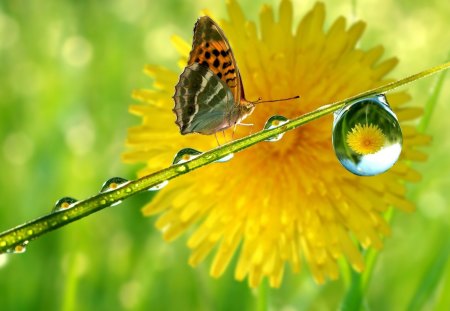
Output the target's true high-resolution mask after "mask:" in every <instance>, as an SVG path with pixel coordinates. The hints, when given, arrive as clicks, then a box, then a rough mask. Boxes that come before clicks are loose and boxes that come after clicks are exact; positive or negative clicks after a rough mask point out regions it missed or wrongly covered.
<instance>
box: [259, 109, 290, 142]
mask: <svg viewBox="0 0 450 311" xmlns="http://www.w3.org/2000/svg"><path fill="white" fill-rule="evenodd" d="M288 121H289V119H288V118H286V117H283V116H279V115H275V116H271V117H270V118H269V120H267V122H266V124H265V125H264V129H265V130H271V129H273V128H276V127H279V126H282V125H283V124H285V123H287V122H288ZM283 136H284V133H281V134H278V135H275V136H272V137H270V138H268V139H266V140H265V141H269V142H275V141H279V140H280V139H281V138H283Z"/></svg>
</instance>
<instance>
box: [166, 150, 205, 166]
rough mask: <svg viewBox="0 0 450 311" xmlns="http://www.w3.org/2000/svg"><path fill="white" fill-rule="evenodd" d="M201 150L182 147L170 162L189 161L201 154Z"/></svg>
mask: <svg viewBox="0 0 450 311" xmlns="http://www.w3.org/2000/svg"><path fill="white" fill-rule="evenodd" d="M201 154H202V152H200V151H198V150H195V149H192V148H184V149H181V150H180V151H178V152H177V154H176V155H175V158H174V159H173V161H172V164H181V163H184V162H187V161H190V160H192V159H195V158H196V157H198V156H199V155H201Z"/></svg>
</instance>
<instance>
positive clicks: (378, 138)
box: [332, 95, 403, 176]
mask: <svg viewBox="0 0 450 311" xmlns="http://www.w3.org/2000/svg"><path fill="white" fill-rule="evenodd" d="M332 138H333V147H334V151H335V153H336V156H337V158H338V160H339V162H341V164H342V165H343V166H344V167H345V168H346V169H347V170H349V171H350V172H352V173H354V174H356V175H361V176H373V175H378V174H381V173H383V172H385V171H387V170H388V169H389V168H391V167H392V165H394V164H395V162H397V160H398V157H399V156H400V153H401V150H402V141H403V137H402V131H401V128H400V124H399V122H398V120H397V116H396V115H395V114H394V112H393V111H392V110H391V108H390V107H389V105H388V103H387V101H386V97H385V96H384V95H376V96H373V97H368V98H364V99H361V100H358V101H355V102H353V103H350V104H349V105H347V106H345V107H344V108H342V109H340V110H338V111H336V112H335V113H334V122H333V133H332Z"/></svg>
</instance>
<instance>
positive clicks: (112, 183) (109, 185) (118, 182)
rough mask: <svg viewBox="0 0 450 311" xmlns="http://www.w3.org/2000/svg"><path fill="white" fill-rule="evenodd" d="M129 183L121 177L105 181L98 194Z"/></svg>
mask: <svg viewBox="0 0 450 311" xmlns="http://www.w3.org/2000/svg"><path fill="white" fill-rule="evenodd" d="M129 182H130V181H129V180H127V179H125V178H122V177H113V178H110V179H108V180H107V181H105V182H104V183H103V185H102V189H100V192H107V191H111V190H115V189H117V188H120V187H123V186H125V185H126V184H127V183H129Z"/></svg>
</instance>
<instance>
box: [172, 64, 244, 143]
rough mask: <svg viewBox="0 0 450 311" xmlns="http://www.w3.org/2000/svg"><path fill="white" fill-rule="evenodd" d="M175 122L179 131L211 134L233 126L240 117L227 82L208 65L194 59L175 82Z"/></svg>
mask: <svg viewBox="0 0 450 311" xmlns="http://www.w3.org/2000/svg"><path fill="white" fill-rule="evenodd" d="M173 98H174V100H175V107H174V108H173V112H175V114H176V116H177V120H176V122H175V123H176V124H177V125H178V126H179V127H180V131H181V134H188V133H201V134H207V135H209V134H213V133H215V132H218V131H221V130H224V129H226V128H228V127H230V126H233V125H234V124H235V123H236V122H237V121H238V119H239V117H240V109H239V107H237V106H236V105H235V104H234V97H233V94H232V92H231V90H230V88H229V87H228V85H227V84H226V83H225V82H224V81H223V80H221V79H219V77H218V76H217V75H216V74H215V73H214V72H213V71H212V70H211V69H209V68H208V67H206V66H203V65H200V64H199V63H196V62H195V63H193V64H192V65H188V66H187V67H186V68H185V69H184V71H183V73H182V74H181V75H180V81H179V82H178V84H177V85H176V86H175V95H174V96H173Z"/></svg>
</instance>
